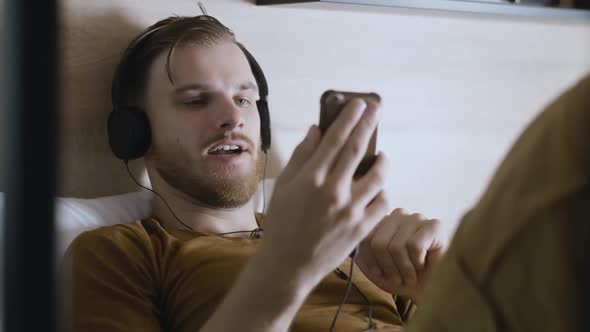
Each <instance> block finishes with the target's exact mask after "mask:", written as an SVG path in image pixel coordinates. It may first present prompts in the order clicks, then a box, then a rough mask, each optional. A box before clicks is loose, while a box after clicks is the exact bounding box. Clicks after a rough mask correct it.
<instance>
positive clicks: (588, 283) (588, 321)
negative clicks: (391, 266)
mask: <svg viewBox="0 0 590 332" xmlns="http://www.w3.org/2000/svg"><path fill="white" fill-rule="evenodd" d="M589 254H590V76H587V77H586V78H584V79H583V80H582V81H581V82H579V83H578V85H577V86H575V87H573V88H572V89H570V90H569V91H567V92H566V93H564V94H563V95H562V96H561V97H559V98H558V99H557V100H556V101H555V102H554V103H553V104H551V105H550V106H549V107H548V108H547V109H546V110H545V111H543V112H542V113H541V114H540V115H539V116H538V117H537V118H536V119H535V120H534V121H533V122H532V123H531V124H530V126H529V127H528V128H527V129H526V130H525V132H524V133H523V134H522V135H521V136H520V138H519V139H518V141H517V142H516V143H515V145H514V146H513V147H512V149H511V151H510V152H509V154H508V156H507V157H506V159H505V160H504V162H503V163H502V165H501V166H500V168H499V169H498V171H497V173H496V174H495V176H494V178H493V180H492V181H491V183H490V184H489V187H488V188H487V191H486V193H485V194H484V195H483V197H482V198H481V200H480V201H479V203H478V204H477V205H476V206H475V208H474V209H473V210H471V211H470V212H469V213H467V215H466V216H465V217H464V218H463V220H462V222H461V225H460V226H459V229H458V231H457V233H456V235H455V238H454V239H453V241H452V244H451V247H450V248H449V251H448V254H447V255H446V256H445V258H444V259H443V260H442V262H441V264H440V265H439V267H438V268H437V270H436V271H435V272H434V274H433V276H432V278H431V280H432V284H431V285H429V289H428V290H427V291H426V294H425V298H424V301H423V302H422V303H421V304H420V305H419V306H418V311H417V313H416V316H415V317H414V318H413V320H411V321H410V324H409V327H408V329H407V330H405V332H417V331H420V332H427V331H453V332H473V331H481V332H487V331H489V332H492V331H503V332H512V331H535V332H544V331H547V332H554V331H568V332H569V331H590V317H589V316H588V313H590V307H589V301H588V299H590V292H589V290H590V273H589V264H590V260H589V259H588V255H589Z"/></svg>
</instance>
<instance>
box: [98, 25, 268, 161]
mask: <svg viewBox="0 0 590 332" xmlns="http://www.w3.org/2000/svg"><path fill="white" fill-rule="evenodd" d="M201 17H202V18H204V19H210V18H212V17H210V16H207V15H201V16H197V17H196V18H201ZM164 26H165V25H164ZM164 26H158V27H155V28H153V29H150V30H148V31H146V32H145V33H143V34H142V35H140V36H139V37H138V38H137V39H136V40H135V42H133V43H132V44H131V45H130V46H129V47H128V48H127V50H126V51H125V54H124V56H123V59H124V60H123V61H122V62H121V63H120V64H119V66H118V67H117V70H116V72H115V76H114V78H113V84H112V88H111V98H112V103H113V110H112V112H111V113H110V114H109V119H108V123H107V129H108V136H109V145H110V147H111V150H112V151H113V153H114V154H115V156H117V158H119V159H122V160H125V161H127V160H131V159H137V158H141V157H142V156H143V155H144V154H145V153H146V152H147V151H148V149H149V147H150V144H151V130H150V123H149V119H148V117H147V114H146V112H145V111H144V110H143V109H142V108H140V107H138V106H130V105H124V104H123V101H122V100H121V98H120V97H121V96H124V95H125V93H124V91H121V90H122V87H121V84H120V82H121V80H122V79H123V77H124V76H125V75H126V74H128V70H129V69H128V67H129V66H128V64H127V63H125V59H130V58H131V56H132V55H133V52H135V50H137V49H138V48H139V47H140V45H141V44H142V43H143V42H144V41H145V40H146V39H147V37H149V36H150V35H151V34H153V33H154V32H156V31H158V30H160V29H161V28H163V27H164ZM236 44H237V45H238V47H240V49H241V50H242V52H243V53H244V55H245V56H246V59H247V60H248V63H249V64H250V69H251V70H252V74H253V75H254V78H255V80H256V84H257V85H258V93H259V96H260V98H259V100H257V101H256V106H257V107H258V113H259V116H260V136H261V140H262V144H261V148H262V151H263V152H264V153H266V152H267V151H268V149H270V114H269V110H268V84H267V82H266V77H265V76H264V73H263V72H262V68H261V67H260V65H259V64H258V62H257V61H256V59H255V58H254V56H253V55H252V54H251V53H250V52H248V50H247V49H246V48H245V47H244V46H243V45H242V44H240V43H238V42H236Z"/></svg>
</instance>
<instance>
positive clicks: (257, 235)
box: [124, 160, 266, 240]
mask: <svg viewBox="0 0 590 332" xmlns="http://www.w3.org/2000/svg"><path fill="white" fill-rule="evenodd" d="M124 162H125V169H127V173H129V176H130V177H131V179H132V180H133V182H135V184H136V185H137V186H139V187H140V188H143V189H145V190H148V191H150V192H152V193H154V194H155V195H157V196H158V197H159V198H160V199H161V200H162V202H164V204H165V205H166V208H168V211H170V213H172V215H173V216H174V218H175V219H176V220H178V222H179V223H180V224H181V225H182V226H184V227H185V228H186V229H188V230H190V231H192V232H194V231H195V230H194V229H193V228H192V227H190V226H189V225H187V224H185V223H184V222H182V220H180V218H178V216H177V215H176V213H174V211H173V210H172V208H171V207H170V205H168V202H166V199H164V197H163V196H162V195H160V193H158V192H157V191H155V190H153V189H150V188H148V187H146V186H144V185H142V184H140V183H139V181H137V179H135V177H134V176H133V173H131V170H130V169H129V160H124ZM265 171H266V165H265ZM263 188H264V182H263ZM254 219H255V220H256V225H257V227H256V228H255V229H253V230H250V231H236V232H227V233H219V234H215V235H217V236H222V235H230V234H238V233H250V237H251V238H253V239H255V240H256V239H259V238H261V237H262V234H263V233H262V232H263V229H262V228H261V227H260V223H259V222H258V219H257V218H254Z"/></svg>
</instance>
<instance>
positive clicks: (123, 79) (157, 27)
mask: <svg viewBox="0 0 590 332" xmlns="http://www.w3.org/2000/svg"><path fill="white" fill-rule="evenodd" d="M224 41H231V42H235V43H236V44H237V41H236V38H235V35H234V33H233V32H232V31H231V30H230V29H229V28H227V27H226V26H225V25H223V24H222V23H221V22H219V21H218V20H217V19H215V18H213V17H211V16H207V15H200V16H196V17H185V16H172V17H169V18H166V19H163V20H161V21H159V22H157V23H156V24H154V25H152V26H150V27H148V28H147V29H146V30H145V31H143V32H142V33H141V34H140V35H139V36H137V37H136V38H135V39H134V40H133V41H132V42H131V43H130V44H129V46H128V47H127V50H126V51H125V53H124V54H123V57H122V58H121V61H120V62H119V65H118V66H117V70H116V71H115V76H114V77H113V85H112V91H111V93H112V100H113V107H114V108H118V107H121V106H136V107H140V106H141V104H142V102H143V98H144V94H145V89H146V85H147V75H148V72H149V67H150V66H151V65H152V63H153V61H154V60H155V58H156V57H157V56H159V55H160V54H162V52H164V51H166V50H167V51H168V55H167V58H166V71H167V74H168V78H169V79H170V82H172V84H174V81H173V79H172V74H171V69H170V59H171V57H172V54H173V53H174V50H175V49H176V48H177V47H179V46H186V45H198V46H204V47H210V46H214V45H217V44H219V43H221V42H224ZM238 45H239V44H238Z"/></svg>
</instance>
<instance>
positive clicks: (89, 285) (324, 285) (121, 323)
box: [63, 218, 405, 332]
mask: <svg viewBox="0 0 590 332" xmlns="http://www.w3.org/2000/svg"><path fill="white" fill-rule="evenodd" d="M260 241H263V240H262V239H259V240H254V239H249V238H248V239H246V238H229V237H221V236H215V235H206V234H202V233H196V232H189V231H181V230H172V231H171V230H166V229H164V228H163V227H162V226H161V225H160V224H159V222H157V221H156V220H155V219H151V218H150V219H147V220H143V221H137V222H134V223H131V224H124V225H115V226H109V227H103V228H99V229H96V230H93V231H89V232H85V233H83V234H81V235H80V236H79V237H77V238H76V239H75V240H74V241H73V243H72V244H71V246H70V248H69V249H68V251H67V253H66V255H65V259H64V264H63V273H64V281H65V284H64V285H65V289H64V291H65V298H64V303H65V310H64V312H65V320H64V330H65V331H84V332H93V331H97V332H98V331H100V332H104V331H109V332H117V331H121V332H123V331H125V332H133V331H142V332H152V331H174V332H196V331H198V330H199V329H200V328H201V327H202V326H203V325H204V324H205V323H206V321H207V320H208V319H209V317H210V316H211V315H212V314H213V312H214V311H215V309H216V308H217V306H218V305H219V304H220V302H221V301H222V299H223V298H224V296H225V294H226V293H227V292H228V291H229V289H230V288H231V286H232V284H233V283H234V281H235V280H236V278H237V276H238V274H239V273H240V270H241V269H242V268H243V267H244V265H245V264H246V262H247V261H248V260H249V259H250V257H252V255H253V254H254V253H255V252H256V250H257V248H258V246H259V244H260ZM349 264H350V259H349V260H347V261H346V262H344V263H343V264H342V265H341V266H340V268H341V269H342V270H343V271H346V272H348V270H349V267H350V265H349ZM260 278H264V279H271V278H273V275H260ZM353 280H354V283H355V284H356V285H357V286H358V287H359V288H360V289H361V290H362V291H363V293H364V294H365V295H366V296H367V297H368V298H369V299H370V301H371V302H372V304H373V321H374V324H375V331H400V330H401V326H402V324H403V319H402V316H403V315H400V312H399V311H402V310H404V309H403V308H400V310H399V311H398V307H396V304H395V302H394V299H395V297H392V295H391V294H388V293H386V292H384V291H382V290H381V289H379V288H378V287H377V286H375V285H374V284H373V283H371V282H370V281H369V280H368V279H367V278H366V277H365V276H364V275H363V274H362V272H361V271H360V269H358V267H355V271H354V273H353ZM346 286H347V282H346V281H345V280H342V279H340V278H339V277H338V276H337V275H336V274H335V273H330V274H329V275H328V276H326V277H325V278H324V279H323V281H322V282H321V283H320V284H319V285H318V286H317V287H316V288H315V289H314V291H313V292H312V293H311V294H310V296H309V297H308V298H307V300H306V302H305V304H304V305H303V306H302V307H301V309H300V310H299V312H298V314H297V315H296V317H295V320H294V321H293V323H292V326H291V331H294V332H297V331H302V332H304V331H328V330H329V326H330V324H331V322H332V319H333V317H334V315H335V313H336V310H337V307H338V305H339V304H340V302H341V300H342V297H343V295H344V293H345V290H346ZM251 296H254V297H255V296H257V294H252V295H251ZM260 301H264V299H263V298H261V299H260ZM398 306H399V304H398ZM244 310H252V311H253V310H255V308H244ZM368 310H369V307H368V306H367V305H366V304H365V301H364V299H363V298H362V297H361V295H360V294H358V292H355V290H354V288H352V289H351V291H350V295H349V297H348V301H347V303H346V305H344V307H343V309H342V312H341V314H340V316H339V318H338V323H337V325H336V330H337V331H354V332H360V331H364V330H365V329H366V328H367V326H368ZM404 311H405V310H404ZM402 314H403V312H402ZM228 319H230V318H229V317H228Z"/></svg>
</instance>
